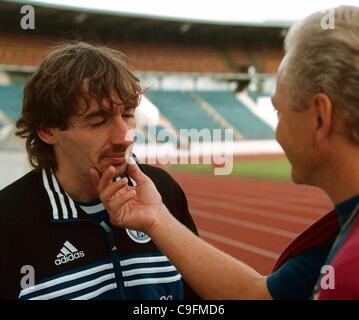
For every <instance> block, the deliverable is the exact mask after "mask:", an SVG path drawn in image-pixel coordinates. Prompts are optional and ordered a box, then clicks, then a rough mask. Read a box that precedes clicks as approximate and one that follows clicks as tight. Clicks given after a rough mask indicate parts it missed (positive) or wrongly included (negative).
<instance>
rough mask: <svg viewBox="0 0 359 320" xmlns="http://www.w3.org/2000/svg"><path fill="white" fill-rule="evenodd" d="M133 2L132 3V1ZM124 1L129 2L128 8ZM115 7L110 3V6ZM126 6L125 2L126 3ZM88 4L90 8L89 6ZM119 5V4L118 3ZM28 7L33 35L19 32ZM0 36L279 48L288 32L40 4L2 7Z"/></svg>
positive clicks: (1, 3) (5, 3) (13, 3)
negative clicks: (31, 8) (31, 10)
mask: <svg viewBox="0 0 359 320" xmlns="http://www.w3.org/2000/svg"><path fill="white" fill-rule="evenodd" d="M131 1H132V0H131ZM131 1H129V2H131ZM114 2H115V1H112V3H114ZM126 2H128V1H127V0H126ZM89 3H93V2H92V1H89ZM117 3H119V2H117ZM24 4H31V5H33V6H34V8H35V14H36V18H35V24H36V27H35V30H31V31H29V30H21V28H20V27H19V19H20V18H21V14H20V8H21V7H22V6H23V5H24ZM0 7H1V10H0V21H1V28H0V29H1V30H0V31H1V32H5V33H6V32H7V33H22V34H24V35H26V36H27V35H30V34H33V35H39V36H41V35H45V36H46V35H49V36H57V37H66V38H68V37H70V38H71V35H73V36H74V40H75V39H76V37H77V35H81V39H82V40H84V41H89V40H90V39H91V36H93V37H94V39H93V40H95V41H96V40H101V41H111V39H115V40H116V41H141V42H145V41H149V42H150V41H152V42H153V41H160V42H162V43H165V42H172V43H173V42H174V43H183V44H185V43H188V44H196V45H200V44H201V43H210V44H212V45H217V44H222V45H223V44H229V43H230V44H233V45H235V44H236V42H237V43H238V42H240V43H241V44H243V45H248V46H250V45H261V44H271V45H276V46H281V44H282V40H283V36H284V33H283V30H284V31H285V30H286V29H287V27H283V26H279V23H278V24H275V25H273V26H270V25H269V24H268V25H263V24H255V23H239V22H237V23H236V24H232V23H230V22H228V21H227V22H222V23H221V22H218V21H203V20H196V21H194V20H193V21H192V20H188V19H187V20H186V19H184V18H182V19H179V18H170V17H154V16H149V15H143V14H135V13H124V12H119V11H111V10H108V9H105V7H104V8H103V9H102V10H99V9H94V8H93V7H79V6H76V7H74V6H70V5H65V4H63V5H60V4H55V3H48V2H46V3H44V2H40V1H18V0H16V1H1V0H0Z"/></svg>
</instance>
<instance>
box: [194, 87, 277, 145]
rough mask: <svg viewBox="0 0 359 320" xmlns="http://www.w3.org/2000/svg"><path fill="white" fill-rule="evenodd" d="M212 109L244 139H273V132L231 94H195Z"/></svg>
mask: <svg viewBox="0 0 359 320" xmlns="http://www.w3.org/2000/svg"><path fill="white" fill-rule="evenodd" d="M197 94H198V95H200V96H201V97H202V98H203V99H205V100H206V101H207V102H208V103H209V104H210V106H211V107H212V108H214V109H215V110H216V111H217V112H218V113H219V114H221V115H222V117H224V118H225V119H226V120H227V121H228V122H229V123H231V124H232V125H233V126H234V128H235V129H237V131H239V132H240V133H241V135H242V136H243V138H244V139H273V138H274V131H273V129H272V128H270V127H269V126H268V125H267V124H266V123H264V122H263V121H262V120H261V119H259V118H258V117H257V116H255V115H254V114H253V113H252V112H251V111H250V110H249V109H248V108H247V107H246V106H245V105H243V104H242V103H241V102H240V101H239V100H238V99H237V98H236V97H235V95H234V93H232V92H226V91H217V92H216V91H210V92H209V91H202V92H197Z"/></svg>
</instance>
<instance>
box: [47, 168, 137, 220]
mask: <svg viewBox="0 0 359 320" xmlns="http://www.w3.org/2000/svg"><path fill="white" fill-rule="evenodd" d="M41 175H42V183H43V185H44V188H45V190H46V193H47V196H48V199H49V202H50V206H51V209H52V216H51V221H53V222H66V221H74V220H78V219H88V213H86V212H85V211H84V210H83V209H82V208H81V206H80V205H78V204H77V203H76V202H75V201H74V200H73V199H71V197H70V196H69V195H68V194H67V193H66V192H65V191H64V190H63V189H62V187H61V185H60V184H59V182H58V181H57V179H56V176H55V174H54V173H53V172H50V171H47V170H45V169H42V171H41ZM128 178H129V181H130V184H132V185H134V186H135V185H136V182H135V181H134V180H133V179H131V178H130V177H128ZM119 179H121V177H117V178H116V181H117V180H119ZM101 205H102V203H100V204H98V205H97V206H101ZM102 207H103V205H102ZM86 211H87V210H86Z"/></svg>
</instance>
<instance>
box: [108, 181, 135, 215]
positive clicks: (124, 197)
mask: <svg viewBox="0 0 359 320" xmlns="http://www.w3.org/2000/svg"><path fill="white" fill-rule="evenodd" d="M135 197H136V190H135V189H134V188H131V189H127V188H124V189H122V190H120V191H119V192H117V193H116V196H115V197H112V198H111V199H110V201H109V208H110V210H109V214H110V215H111V212H115V213H116V212H118V210H120V209H121V207H122V206H123V205H124V204H125V203H126V202H128V201H130V200H132V199H133V198H135Z"/></svg>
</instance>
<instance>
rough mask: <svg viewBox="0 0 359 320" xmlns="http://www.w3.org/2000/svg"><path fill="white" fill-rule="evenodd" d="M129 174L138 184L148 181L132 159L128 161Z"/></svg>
mask: <svg viewBox="0 0 359 320" xmlns="http://www.w3.org/2000/svg"><path fill="white" fill-rule="evenodd" d="M127 173H128V175H129V176H130V177H131V178H133V179H134V180H135V181H136V182H137V183H141V182H144V181H146V179H148V178H147V176H146V175H145V174H144V173H143V172H142V171H141V170H140V168H139V167H138V165H137V163H136V161H135V160H134V159H133V158H132V157H131V158H130V160H129V161H128V167H127Z"/></svg>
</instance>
